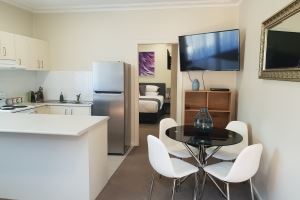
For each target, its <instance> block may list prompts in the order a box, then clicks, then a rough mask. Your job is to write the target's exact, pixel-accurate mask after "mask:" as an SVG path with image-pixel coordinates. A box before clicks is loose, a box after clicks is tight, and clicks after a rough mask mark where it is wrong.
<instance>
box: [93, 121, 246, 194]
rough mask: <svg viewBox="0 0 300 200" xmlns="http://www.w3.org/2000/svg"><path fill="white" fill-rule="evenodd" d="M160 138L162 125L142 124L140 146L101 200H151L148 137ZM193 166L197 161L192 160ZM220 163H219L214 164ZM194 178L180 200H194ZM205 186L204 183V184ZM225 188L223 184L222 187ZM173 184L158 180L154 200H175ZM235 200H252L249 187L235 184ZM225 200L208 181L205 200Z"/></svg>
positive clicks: (115, 174)
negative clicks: (172, 190)
mask: <svg viewBox="0 0 300 200" xmlns="http://www.w3.org/2000/svg"><path fill="white" fill-rule="evenodd" d="M149 134H151V135H155V136H158V125H149V124H140V146H139V147H135V148H133V149H132V151H131V152H130V153H129V155H128V156H127V157H126V159H125V160H124V161H123V163H122V164H121V166H120V167H119V168H118V169H117V171H116V172H115V173H114V174H113V176H112V177H111V179H110V180H109V182H108V183H107V185H106V186H105V188H104V189H103V191H102V192H101V193H100V194H99V196H98V197H97V200H146V199H148V194H149V188H150V183H151V175H152V173H153V170H152V168H151V166H150V163H149V161H148V150H147V135H149ZM188 161H189V162H191V163H193V160H188ZM211 162H216V161H211ZM194 183H195V182H194V177H189V178H188V179H187V180H186V182H184V183H183V184H182V186H181V190H180V191H178V192H176V193H175V199H176V200H185V199H189V200H191V199H193V189H194ZM200 183H202V180H200ZM220 184H221V183H220ZM171 188H172V180H171V179H168V178H165V177H162V178H161V179H159V178H158V176H156V179H155V185H154V190H153V193H152V200H167V199H170V198H171ZM230 192H231V199H233V200H248V199H251V195H250V187H249V183H248V182H246V183H240V184H231V185H230ZM216 199H224V198H223V197H222V195H221V194H220V192H219V191H218V190H217V189H216V188H215V186H214V185H213V183H212V182H211V181H210V180H207V181H206V186H205V191H204V194H203V200H216Z"/></svg>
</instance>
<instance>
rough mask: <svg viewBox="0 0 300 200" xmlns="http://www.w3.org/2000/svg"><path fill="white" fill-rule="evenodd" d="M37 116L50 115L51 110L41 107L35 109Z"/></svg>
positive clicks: (47, 107)
mask: <svg viewBox="0 0 300 200" xmlns="http://www.w3.org/2000/svg"><path fill="white" fill-rule="evenodd" d="M34 111H35V113H36V114H49V113H50V108H49V106H41V107H37V108H35V109H34Z"/></svg>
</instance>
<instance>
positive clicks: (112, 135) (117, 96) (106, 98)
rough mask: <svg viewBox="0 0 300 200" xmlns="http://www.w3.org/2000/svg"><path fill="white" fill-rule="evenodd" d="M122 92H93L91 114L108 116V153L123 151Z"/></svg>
mask: <svg viewBox="0 0 300 200" xmlns="http://www.w3.org/2000/svg"><path fill="white" fill-rule="evenodd" d="M124 113H125V111H124V93H123V92H120V93H111V94H107V93H100V94H94V100H93V106H92V115H94V116H109V117H110V119H109V121H108V153H109V154H124V153H125V117H124V116H125V115H124Z"/></svg>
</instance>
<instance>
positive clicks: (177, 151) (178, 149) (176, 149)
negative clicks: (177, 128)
mask: <svg viewBox="0 0 300 200" xmlns="http://www.w3.org/2000/svg"><path fill="white" fill-rule="evenodd" d="M189 147H190V149H191V150H192V151H193V153H194V154H195V155H197V154H198V153H199V150H198V149H197V148H195V147H192V146H190V145H189ZM167 150H168V152H169V154H171V155H173V156H176V157H178V158H190V157H191V154H190V153H189V152H188V151H187V149H186V147H185V146H183V144H181V143H178V144H177V145H172V146H171V145H170V146H168V147H167Z"/></svg>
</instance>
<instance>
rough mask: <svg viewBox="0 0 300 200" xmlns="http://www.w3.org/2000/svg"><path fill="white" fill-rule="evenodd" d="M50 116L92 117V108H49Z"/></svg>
mask: <svg viewBox="0 0 300 200" xmlns="http://www.w3.org/2000/svg"><path fill="white" fill-rule="evenodd" d="M48 107H49V113H50V114H57V115H91V107H87V106H84V107H83V106H82V107H81V106H48Z"/></svg>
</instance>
